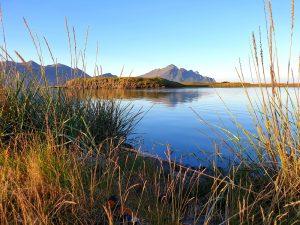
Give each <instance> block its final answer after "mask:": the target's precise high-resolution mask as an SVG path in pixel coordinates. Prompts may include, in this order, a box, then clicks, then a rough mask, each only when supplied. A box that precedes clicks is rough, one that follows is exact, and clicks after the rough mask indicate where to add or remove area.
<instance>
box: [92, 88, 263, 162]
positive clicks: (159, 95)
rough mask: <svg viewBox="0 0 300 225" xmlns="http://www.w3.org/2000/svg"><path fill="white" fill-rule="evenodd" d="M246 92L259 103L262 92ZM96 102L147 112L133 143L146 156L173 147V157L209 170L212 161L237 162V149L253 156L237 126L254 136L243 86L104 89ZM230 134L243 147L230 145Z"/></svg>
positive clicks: (94, 93) (232, 143) (163, 153)
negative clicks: (107, 100)
mask: <svg viewBox="0 0 300 225" xmlns="http://www.w3.org/2000/svg"><path fill="white" fill-rule="evenodd" d="M247 90H248V92H249V95H250V96H251V98H253V100H254V102H257V101H258V98H259V97H258V96H260V94H259V93H260V90H259V89H258V88H249V89H247ZM92 98H93V99H101V98H114V99H118V100H121V102H122V103H121V104H124V105H126V104H132V105H133V107H134V110H136V111H138V110H140V109H141V110H142V111H143V114H142V117H143V118H142V119H141V121H140V122H139V123H138V125H137V126H136V129H135V133H134V134H132V135H131V136H130V140H131V141H133V140H134V141H133V142H132V143H133V144H134V146H135V147H136V148H140V149H141V150H142V151H144V152H149V153H151V154H154V155H158V156H159V157H163V158H166V155H165V152H166V149H167V146H169V147H170V149H171V153H172V158H173V159H175V158H176V159H177V160H182V161H183V163H184V164H190V165H194V166H195V165H196V166H199V165H201V166H205V165H208V164H210V163H211V161H212V160H214V161H216V162H218V164H219V165H221V166H222V165H228V164H229V163H233V162H235V161H236V157H235V155H234V154H232V149H235V150H239V151H246V152H247V151H248V153H249V154H251V150H249V149H248V147H249V146H247V144H245V143H247V141H245V140H246V138H245V136H244V135H243V134H242V132H241V130H240V129H239V128H238V125H237V122H238V123H239V124H240V125H241V126H242V127H243V128H246V129H247V130H248V131H251V132H253V133H255V127H254V125H253V122H252V119H251V117H250V114H249V101H248V100H247V97H246V94H245V90H244V89H243V88H178V89H155V90H105V91H104V90H102V91H93V92H92ZM229 132H230V133H229ZM226 134H227V135H226ZM228 134H234V135H236V137H238V138H239V140H240V141H239V143H238V144H235V143H234V142H233V141H231V140H230V137H229V136H230V135H229V136H228ZM244 141H245V143H243V142H244Z"/></svg>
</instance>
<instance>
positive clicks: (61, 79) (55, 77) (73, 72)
mask: <svg viewBox="0 0 300 225" xmlns="http://www.w3.org/2000/svg"><path fill="white" fill-rule="evenodd" d="M27 65H28V66H29V67H30V68H31V70H32V72H31V71H29V70H28V69H27V67H26V66H25V65H24V64H23V63H16V62H12V61H6V62H2V63H1V66H5V71H6V73H7V74H9V73H10V71H11V72H12V71H13V72H14V71H16V72H18V73H19V74H20V76H22V75H26V76H27V79H29V80H30V79H34V78H35V79H37V80H38V81H39V83H40V84H42V85H43V84H44V80H43V79H42V72H41V69H43V70H44V71H45V75H46V80H47V83H48V85H62V84H65V83H66V81H68V80H71V79H74V78H89V77H90V76H89V75H88V74H86V73H85V72H83V71H82V70H80V69H73V68H71V67H69V66H66V65H63V64H59V63H58V64H53V65H48V66H43V67H41V65H39V64H38V63H36V62H34V61H28V62H27Z"/></svg>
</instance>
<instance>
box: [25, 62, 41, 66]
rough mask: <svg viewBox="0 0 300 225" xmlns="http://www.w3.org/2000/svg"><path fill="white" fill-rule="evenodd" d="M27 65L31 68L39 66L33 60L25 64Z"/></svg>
mask: <svg viewBox="0 0 300 225" xmlns="http://www.w3.org/2000/svg"><path fill="white" fill-rule="evenodd" d="M27 64H28V65H29V66H31V67H37V66H40V65H39V64H38V63H36V62H35V61H33V60H30V61H28V62H27Z"/></svg>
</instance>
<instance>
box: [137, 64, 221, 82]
mask: <svg viewBox="0 0 300 225" xmlns="http://www.w3.org/2000/svg"><path fill="white" fill-rule="evenodd" d="M141 77H147V78H151V77H161V78H164V79H167V80H171V81H176V82H209V83H211V82H216V81H215V79H213V78H211V77H205V76H202V75H201V74H199V72H198V71H193V70H186V69H184V68H178V67H177V66H175V65H173V64H171V65H168V66H167V67H165V68H162V69H155V70H152V71H150V72H149V73H146V74H144V75H141Z"/></svg>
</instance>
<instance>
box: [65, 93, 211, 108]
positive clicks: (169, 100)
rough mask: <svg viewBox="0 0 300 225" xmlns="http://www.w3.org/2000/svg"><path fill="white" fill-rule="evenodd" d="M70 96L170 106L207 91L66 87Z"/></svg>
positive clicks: (195, 97)
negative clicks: (76, 89)
mask: <svg viewBox="0 0 300 225" xmlns="http://www.w3.org/2000/svg"><path fill="white" fill-rule="evenodd" d="M66 92H67V94H68V95H70V96H78V97H79V98H81V99H89V98H91V99H93V100H97V99H121V100H135V99H145V100H149V101H151V102H153V103H163V104H165V105H167V106H169V107H173V106H176V105H177V104H179V103H184V102H192V101H194V100H197V99H199V98H200V97H202V96H203V95H206V93H205V92H198V91H190V90H188V91H181V90H179V91H176V90H174V89H170V90H169V91H166V89H164V90H155V89H153V90H124V89H115V90H109V89H100V90H79V91H75V90H71V89H66Z"/></svg>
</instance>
